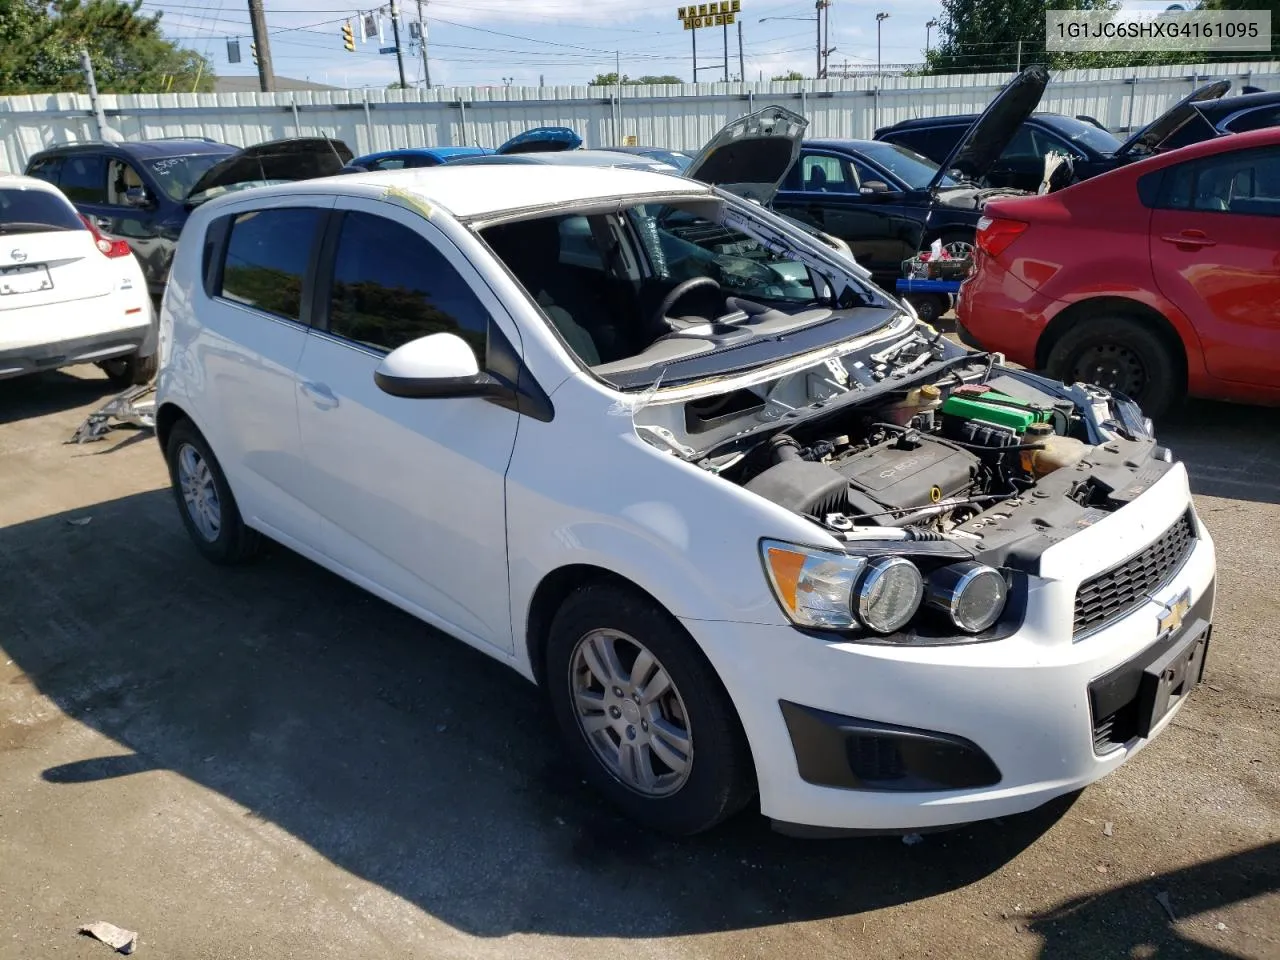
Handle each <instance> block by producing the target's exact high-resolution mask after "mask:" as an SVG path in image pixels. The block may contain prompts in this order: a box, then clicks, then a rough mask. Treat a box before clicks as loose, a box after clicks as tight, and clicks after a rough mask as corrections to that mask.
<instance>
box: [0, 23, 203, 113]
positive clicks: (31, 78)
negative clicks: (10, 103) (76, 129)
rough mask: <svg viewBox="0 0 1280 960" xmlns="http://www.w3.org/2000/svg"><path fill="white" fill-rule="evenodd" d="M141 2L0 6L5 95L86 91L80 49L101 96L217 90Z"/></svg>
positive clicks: (199, 60)
mask: <svg viewBox="0 0 1280 960" xmlns="http://www.w3.org/2000/svg"><path fill="white" fill-rule="evenodd" d="M141 7H142V0H133V2H125V0H52V2H44V0H0V36H2V37H4V54H3V56H0V95H3V94H14V93H57V92H62V91H68V92H71V91H80V90H83V89H84V78H83V76H82V74H81V71H80V50H81V49H82V48H83V49H87V50H88V51H89V56H90V57H91V58H92V59H93V68H94V74H95V78H96V79H97V83H98V89H99V90H101V91H102V92H103V93H161V92H164V91H166V90H170V89H172V90H182V91H190V90H192V89H193V88H194V89H197V90H211V89H213V79H214V74H213V69H212V66H211V65H210V64H209V62H208V61H207V60H206V59H205V58H204V57H202V56H200V54H198V53H196V52H195V51H194V50H188V49H185V48H183V47H180V46H178V45H177V44H176V43H174V42H173V41H171V40H166V39H165V38H164V36H163V35H162V34H161V32H160V17H161V14H158V13H157V14H154V15H147V14H143V13H141V12H140V10H141Z"/></svg>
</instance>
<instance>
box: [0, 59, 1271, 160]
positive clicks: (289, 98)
mask: <svg viewBox="0 0 1280 960" xmlns="http://www.w3.org/2000/svg"><path fill="white" fill-rule="evenodd" d="M1213 77H1229V78H1231V79H1232V80H1233V81H1234V86H1235V88H1236V89H1238V88H1239V87H1241V86H1244V85H1246V84H1253V85H1255V86H1260V87H1263V88H1265V89H1280V63H1277V62H1275V61H1267V62H1257V63H1221V64H1201V65H1188V66H1165V67H1135V68H1116V69H1106V70H1069V71H1063V72H1060V73H1058V74H1055V75H1054V77H1053V80H1052V82H1051V83H1050V84H1049V89H1048V91H1047V93H1046V94H1045V98H1044V101H1043V102H1042V103H1041V105H1040V109H1041V110H1046V111H1053V112H1056V113H1065V114H1069V115H1072V116H1075V115H1080V114H1085V115H1088V116H1091V117H1094V118H1095V119H1097V120H1099V121H1100V122H1102V123H1103V124H1105V125H1106V126H1108V127H1110V128H1111V129H1113V130H1115V129H1127V128H1130V127H1133V126H1137V125H1141V124H1143V123H1146V122H1148V121H1150V120H1152V119H1154V118H1155V117H1156V116H1158V115H1159V114H1160V113H1162V112H1163V111H1164V110H1165V109H1167V108H1168V107H1169V106H1170V105H1171V104H1173V103H1174V102H1175V101H1176V100H1178V99H1179V98H1181V97H1183V96H1186V95H1187V94H1188V93H1190V92H1191V91H1192V90H1193V89H1195V87H1196V86H1197V85H1198V84H1200V83H1203V82H1205V81H1206V80H1207V79H1209V78H1213ZM1008 80H1009V75H1008V74H960V75H948V76H921V77H883V78H880V80H879V82H877V78H875V77H858V78H853V79H844V80H820V81H799V82H786V83H784V82H772V83H700V84H683V85H680V86H675V85H672V86H660V87H623V88H622V90H621V98H617V96H616V94H617V92H618V91H617V90H616V89H615V88H611V87H583V86H577V87H444V88H436V89H433V90H428V91H414V90H409V91H402V90H324V91H307V92H298V93H276V94H261V93H238V94H148V95H138V96H112V95H106V96H103V97H102V106H103V108H104V110H105V113H106V117H107V123H108V125H109V126H110V127H111V128H112V129H113V130H114V131H115V132H116V133H118V134H119V135H120V136H122V137H123V138H124V139H128V140H134V139H146V138H157V137H178V136H201V137H211V138H213V139H215V140H221V141H223V142H226V143H231V144H235V145H238V146H245V145H248V144H253V143H259V142H261V141H263V140H271V139H276V138H280V137H290V136H314V135H320V134H327V135H329V136H333V137H337V138H339V139H341V140H344V141H346V143H347V144H348V145H349V146H350V147H351V149H352V150H353V151H355V153H356V155H357V156H358V155H360V154H364V153H370V152H373V151H375V150H384V149H390V148H394V147H404V146H454V145H462V144H468V145H479V146H484V147H493V146H497V145H498V144H500V143H502V142H503V141H504V140H506V139H508V138H509V137H511V136H513V135H514V134H516V133H519V132H520V131H522V130H527V129H528V128H530V127H535V126H542V125H557V126H568V127H572V128H574V129H575V130H577V131H578V133H579V134H581V135H582V136H583V137H584V139H585V140H586V144H587V146H589V147H607V146H610V145H616V144H620V143H622V142H623V137H625V136H635V137H636V138H638V141H639V142H640V143H641V144H645V145H648V146H656V147H671V148H676V149H686V150H688V149H697V148H698V147H700V146H701V145H702V144H703V143H705V142H706V141H707V140H708V139H710V137H711V136H712V134H714V133H715V131H716V130H718V129H719V128H720V127H721V126H723V125H724V124H725V123H727V122H728V121H729V120H731V119H733V118H735V117H738V116H741V115H742V114H744V113H747V112H750V111H751V110H753V109H759V108H760V107H763V106H767V105H769V104H779V105H781V106H785V107H788V108H790V109H793V110H796V111H798V112H799V113H802V114H804V115H805V116H806V117H808V118H809V121H810V126H809V136H812V137H853V138H870V137H871V136H872V134H873V133H874V131H875V129H876V128H877V127H878V126H883V125H886V124H889V123H894V122H896V121H898V120H905V119H908V118H911V117H922V116H934V115H938V114H947V113H973V112H977V111H979V110H981V109H982V108H983V107H985V106H986V104H987V102H988V101H989V100H990V99H991V97H992V96H993V95H994V94H995V92H996V91H997V90H999V89H1000V87H1001V86H1003V85H1004V84H1005V83H1006V82H1007V81H1008ZM93 139H98V132H97V128H96V124H95V121H94V119H93V114H92V111H91V109H90V103H89V98H88V96H87V95H85V94H53V95H39V96H19V97H0V143H3V151H0V170H10V171H20V170H22V169H23V168H24V167H25V165H26V162H27V159H28V158H29V157H30V156H31V155H32V154H33V153H35V152H37V151H38V150H41V149H43V148H44V147H47V146H50V145H52V144H55V143H64V142H68V141H77V140H93Z"/></svg>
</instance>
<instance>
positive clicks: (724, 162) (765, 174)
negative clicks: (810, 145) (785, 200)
mask: <svg viewBox="0 0 1280 960" xmlns="http://www.w3.org/2000/svg"><path fill="white" fill-rule="evenodd" d="M808 126H809V121H808V120H806V119H805V118H804V117H802V116H800V114H798V113H792V112H791V111H790V110H786V109H784V108H783V107H765V108H764V109H763V110H757V111H756V112H755V113H750V114H747V116H745V117H739V118H738V119H737V120H734V121H733V122H731V123H729V124H726V125H725V127H724V128H723V129H721V131H720V132H719V133H717V134H716V135H715V136H714V137H712V138H711V142H710V143H708V144H707V145H706V146H705V147H703V148H702V152H701V153H699V154H698V156H697V157H695V158H694V161H693V163H691V164H689V166H688V168H686V169H685V171H684V175H685V176H686V177H688V178H689V179H690V180H698V181H700V182H702V183H709V184H711V185H712V186H714V187H721V188H723V189H725V190H728V191H729V192H730V193H736V194H737V195H738V196H740V197H745V198H746V199H748V200H755V201H756V202H758V203H761V204H763V205H765V206H768V205H769V204H770V203H772V202H773V198H774V195H775V194H776V193H777V192H778V188H779V187H780V186H781V185H782V180H783V178H784V177H785V176H786V175H787V171H788V170H790V169H791V167H792V166H793V165H794V164H795V162H796V160H797V159H798V158H799V156H800V141H801V140H802V139H803V138H804V131H805V128H807V127H808Z"/></svg>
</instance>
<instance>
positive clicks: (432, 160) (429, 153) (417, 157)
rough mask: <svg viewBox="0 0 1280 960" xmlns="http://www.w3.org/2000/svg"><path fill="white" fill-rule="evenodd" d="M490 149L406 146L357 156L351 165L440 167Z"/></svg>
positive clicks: (379, 167) (363, 167) (402, 167)
mask: <svg viewBox="0 0 1280 960" xmlns="http://www.w3.org/2000/svg"><path fill="white" fill-rule="evenodd" d="M489 152H490V151H488V150H486V149H484V147H406V148H404V149H402V150H383V151H381V152H379V153H367V154H365V155H364V156H363V157H356V159H354V160H352V161H351V166H353V167H360V168H362V169H364V170H404V169H407V168H410V167H438V166H440V164H442V163H451V162H452V161H454V160H457V159H458V158H459V157H481V156H484V155H485V154H487V153H489Z"/></svg>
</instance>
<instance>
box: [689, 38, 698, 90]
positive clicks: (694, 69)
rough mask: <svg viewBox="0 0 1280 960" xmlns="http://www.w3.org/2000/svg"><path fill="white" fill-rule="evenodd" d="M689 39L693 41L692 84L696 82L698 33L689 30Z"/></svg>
mask: <svg viewBox="0 0 1280 960" xmlns="http://www.w3.org/2000/svg"><path fill="white" fill-rule="evenodd" d="M689 39H690V40H692V41H693V82H694V83H697V82H698V31H697V30H696V29H695V30H690V31H689Z"/></svg>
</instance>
